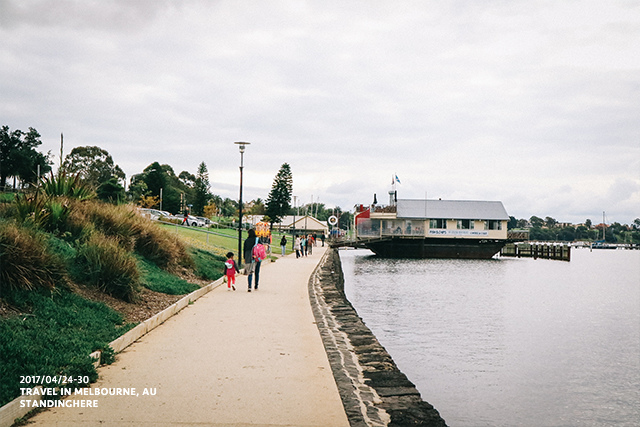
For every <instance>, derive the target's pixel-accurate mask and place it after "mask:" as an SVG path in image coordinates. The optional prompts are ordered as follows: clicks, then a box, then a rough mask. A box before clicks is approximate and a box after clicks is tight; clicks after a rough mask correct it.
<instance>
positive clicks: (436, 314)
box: [340, 249, 640, 427]
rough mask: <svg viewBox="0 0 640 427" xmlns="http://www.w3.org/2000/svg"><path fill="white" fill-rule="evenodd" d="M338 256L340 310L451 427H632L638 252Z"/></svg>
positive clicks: (636, 411) (639, 415)
mask: <svg viewBox="0 0 640 427" xmlns="http://www.w3.org/2000/svg"><path fill="white" fill-rule="evenodd" d="M571 255H572V260H571V262H564V261H550V260H542V259H538V260H533V259H525V258H521V259H517V258H498V259H492V260H406V259H403V260H391V259H381V258H377V257H375V256H373V255H372V253H371V252H369V251H367V250H341V251H340V257H341V259H342V265H343V269H344V276H345V292H346V294H347V297H348V299H349V301H351V303H352V304H353V306H354V307H355V308H356V310H357V311H358V314H359V315H360V316H361V317H362V318H363V319H364V321H365V323H366V324H367V326H368V327H369V328H370V329H371V330H372V331H373V333H374V334H375V335H376V337H377V338H378V340H379V341H380V343H381V344H382V345H383V346H384V347H385V348H386V349H387V351H388V352H389V353H390V354H391V356H392V357H393V359H394V360H395V362H396V363H397V364H398V367H399V368H400V369H401V370H402V371H403V372H404V373H405V374H406V375H407V376H408V377H409V379H410V380H411V381H412V382H414V383H415V385H416V387H417V388H418V390H419V391H420V393H421V394H422V397H423V398H424V400H426V401H428V402H429V403H431V404H432V405H434V406H435V407H436V409H437V410H438V411H439V412H440V414H441V415H442V417H443V418H444V419H445V420H446V421H447V424H448V425H449V426H450V427H479V426H492V427H500V426H504V427H515V426H527V427H528V426H531V427H546V426H553V427H559V426H571V427H573V426H616V427H621V426H629V427H630V426H638V425H640V251H637V250H636V251H629V250H627V251H623V250H594V251H593V252H590V251H589V250H588V249H574V250H573V251H572V254H571Z"/></svg>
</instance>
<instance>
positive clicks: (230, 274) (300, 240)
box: [224, 229, 325, 292]
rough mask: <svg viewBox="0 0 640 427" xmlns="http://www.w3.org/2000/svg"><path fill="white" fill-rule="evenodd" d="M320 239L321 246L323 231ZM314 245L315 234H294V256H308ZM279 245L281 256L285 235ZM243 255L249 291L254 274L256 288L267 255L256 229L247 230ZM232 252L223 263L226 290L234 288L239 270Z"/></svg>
mask: <svg viewBox="0 0 640 427" xmlns="http://www.w3.org/2000/svg"><path fill="white" fill-rule="evenodd" d="M320 239H321V240H322V246H324V241H325V235H324V233H323V234H322V235H321V236H320ZM315 245H316V235H315V234H308V235H298V234H296V237H295V241H294V243H293V249H294V250H295V252H296V258H300V257H303V256H308V255H310V254H312V253H313V247H314V246H315ZM280 246H281V248H282V256H284V255H285V251H286V246H287V238H286V236H282V239H281V240H280ZM242 252H243V254H242V255H243V257H244V264H245V267H244V273H245V274H246V275H247V284H248V288H247V290H248V291H249V292H251V290H252V285H254V283H253V278H254V276H255V279H256V280H255V286H253V290H256V291H257V290H258V286H259V282H260V266H261V265H262V261H263V260H264V259H265V258H266V257H267V251H266V249H265V247H264V245H263V243H262V241H261V240H260V238H259V237H258V236H256V231H255V230H254V229H251V230H249V232H248V236H247V238H246V240H245V241H244V246H243V251H242ZM233 257H234V253H233V252H228V253H227V260H226V261H225V263H224V275H225V276H226V281H227V290H234V291H235V290H236V286H235V285H236V273H239V272H240V270H239V268H238V264H237V263H236V261H235V260H234V259H233Z"/></svg>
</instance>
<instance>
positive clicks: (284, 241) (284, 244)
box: [280, 234, 287, 256]
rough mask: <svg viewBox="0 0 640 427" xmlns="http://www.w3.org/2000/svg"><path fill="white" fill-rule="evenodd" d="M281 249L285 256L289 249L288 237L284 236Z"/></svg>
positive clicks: (281, 240)
mask: <svg viewBox="0 0 640 427" xmlns="http://www.w3.org/2000/svg"><path fill="white" fill-rule="evenodd" d="M280 247H281V248H282V256H284V254H285V250H286V249H287V237H286V236H285V235H284V234H283V235H282V239H280Z"/></svg>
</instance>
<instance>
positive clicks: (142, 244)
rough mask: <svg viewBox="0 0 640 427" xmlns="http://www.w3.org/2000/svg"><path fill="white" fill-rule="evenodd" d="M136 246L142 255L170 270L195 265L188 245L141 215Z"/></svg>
mask: <svg viewBox="0 0 640 427" xmlns="http://www.w3.org/2000/svg"><path fill="white" fill-rule="evenodd" d="M135 248H136V251H138V253H139V254H140V255H142V256H144V257H145V258H147V259H148V260H150V261H153V262H154V263H156V264H158V265H159V266H160V267H162V268H164V269H166V270H169V271H176V270H177V269H178V267H180V266H185V267H187V266H188V267H191V266H193V261H192V260H191V257H190V256H189V254H188V253H187V248H186V246H185V245H184V243H182V242H181V241H180V240H179V238H178V237H177V236H175V235H173V234H171V233H169V232H167V231H166V230H163V229H161V228H160V227H158V225H157V224H154V223H153V222H151V221H148V220H146V219H144V218H140V217H139V228H138V235H137V236H136V245H135Z"/></svg>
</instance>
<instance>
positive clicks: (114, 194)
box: [96, 177, 125, 204]
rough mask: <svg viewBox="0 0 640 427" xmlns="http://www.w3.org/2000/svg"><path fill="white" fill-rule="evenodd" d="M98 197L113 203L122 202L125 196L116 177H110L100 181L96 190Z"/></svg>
mask: <svg viewBox="0 0 640 427" xmlns="http://www.w3.org/2000/svg"><path fill="white" fill-rule="evenodd" d="M96 193H97V195H98V198H99V199H100V200H104V201H107V202H111V203H114V204H118V203H122V202H123V201H124V197H125V191H124V187H123V186H122V185H120V182H119V181H118V179H117V178H116V177H111V178H109V179H108V180H106V181H104V182H102V183H101V184H100V185H99V186H98V189H97V190H96Z"/></svg>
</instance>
